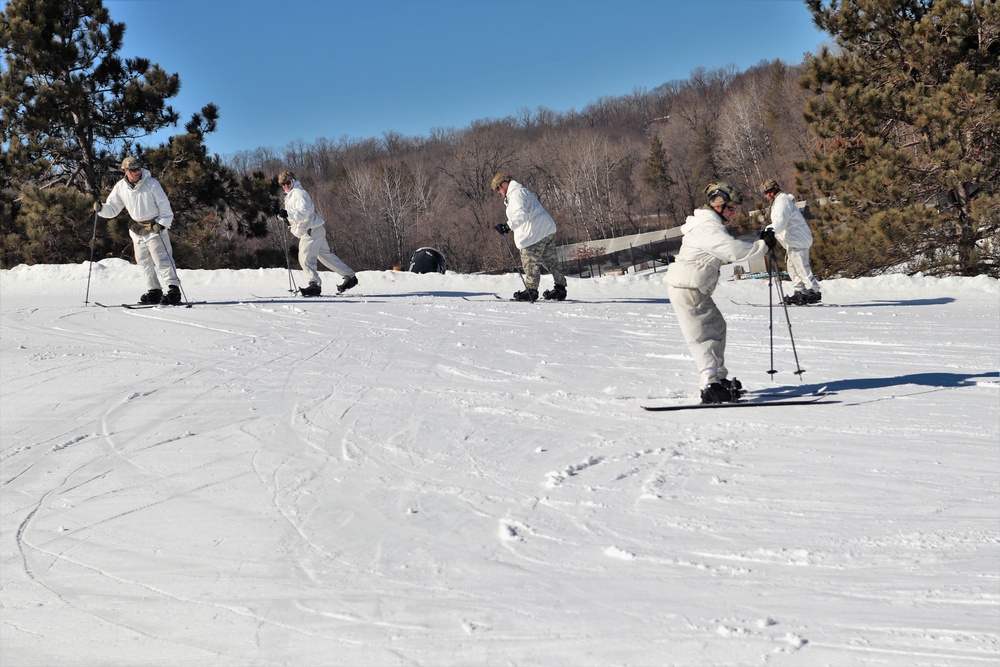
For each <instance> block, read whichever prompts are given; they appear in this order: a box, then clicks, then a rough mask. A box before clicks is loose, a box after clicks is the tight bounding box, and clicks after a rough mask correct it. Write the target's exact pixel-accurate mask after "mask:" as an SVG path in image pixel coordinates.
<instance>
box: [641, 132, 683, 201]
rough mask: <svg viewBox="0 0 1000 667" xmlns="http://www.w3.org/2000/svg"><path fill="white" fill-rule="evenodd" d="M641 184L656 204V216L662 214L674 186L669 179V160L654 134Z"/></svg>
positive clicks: (672, 181) (671, 179) (660, 142)
mask: <svg viewBox="0 0 1000 667" xmlns="http://www.w3.org/2000/svg"><path fill="white" fill-rule="evenodd" d="M642 182H643V183H645V184H646V189H647V190H648V191H649V193H650V194H651V195H652V197H653V201H654V202H655V203H656V215H657V216H659V215H660V214H661V213H662V212H663V208H664V201H665V199H666V197H667V196H668V194H669V192H670V188H672V187H673V186H674V184H675V181H674V179H673V178H671V177H670V159H669V158H668V157H667V152H666V151H665V150H664V149H663V142H662V141H660V137H659V136H658V135H656V134H654V135H653V139H652V141H651V142H650V144H649V157H648V158H646V164H645V166H644V167H643V168H642Z"/></svg>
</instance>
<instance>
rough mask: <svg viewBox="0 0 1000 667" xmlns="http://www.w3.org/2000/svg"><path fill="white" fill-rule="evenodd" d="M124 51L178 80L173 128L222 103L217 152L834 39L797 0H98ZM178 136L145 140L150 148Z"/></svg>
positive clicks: (394, 125)
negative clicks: (120, 30) (121, 33)
mask: <svg viewBox="0 0 1000 667" xmlns="http://www.w3.org/2000/svg"><path fill="white" fill-rule="evenodd" d="M105 6H106V7H107V8H108V10H109V11H110V13H111V18H112V20H115V21H119V22H123V23H125V25H126V33H125V43H124V46H123V48H122V51H121V55H123V56H126V57H132V56H142V57H146V58H149V59H150V60H152V61H154V62H157V63H159V64H160V65H161V66H162V67H163V68H164V69H165V70H167V71H168V72H176V73H177V74H179V75H180V79H181V92H180V94H179V95H178V96H177V97H176V98H174V99H173V100H171V104H172V106H173V107H174V109H175V110H176V111H178V112H179V113H180V115H181V126H183V123H184V122H186V121H187V120H188V119H189V118H190V117H191V114H193V113H195V112H197V111H199V110H200V109H201V108H202V106H204V105H205V104H207V103H209V102H214V103H215V104H216V105H218V106H219V109H220V120H219V127H218V130H217V131H216V132H215V133H214V134H212V135H209V137H208V138H207V143H208V148H209V150H210V151H212V152H214V153H219V154H221V155H223V156H226V155H229V154H231V153H233V152H236V151H239V150H253V149H255V148H258V147H262V146H264V147H270V148H274V149H277V150H280V149H283V148H284V147H285V146H287V145H288V144H289V143H290V142H295V141H304V142H306V143H312V142H314V141H316V140H317V139H319V138H321V137H326V138H329V139H332V140H338V139H340V138H341V137H349V138H352V139H363V138H368V137H381V136H382V135H383V133H384V132H388V131H392V132H399V133H401V134H404V135H407V136H427V135H429V134H430V132H431V131H432V130H433V129H438V128H464V127H466V126H468V125H469V124H470V123H471V122H472V121H474V120H477V119H485V118H502V117H505V116H513V115H516V114H517V112H518V110H519V109H523V108H527V109H532V110H534V109H537V108H538V107H546V108H548V109H551V110H553V111H557V112H565V111H569V110H571V109H576V110H581V109H583V108H584V107H585V106H587V105H588V104H589V103H591V102H594V101H596V100H597V99H599V98H601V97H609V96H618V95H624V94H628V93H631V92H633V91H634V90H636V89H647V90H650V89H653V88H655V87H656V86H659V85H661V84H663V83H665V82H668V81H674V80H684V79H687V78H688V76H689V74H690V73H691V71H692V70H694V69H695V68H697V67H705V68H707V69H713V68H717V67H724V66H726V65H735V66H736V67H737V68H739V69H740V70H743V69H747V68H748V67H751V66H753V65H756V64H757V63H759V62H761V61H762V60H773V59H781V60H783V61H785V62H787V63H789V64H796V63H799V62H801V61H802V57H803V54H804V53H806V52H816V51H817V49H818V47H819V46H820V45H821V44H823V43H825V42H828V41H829V37H828V36H827V35H826V34H825V33H821V32H820V31H818V30H817V29H816V28H815V27H814V26H813V24H812V18H811V15H810V14H809V11H808V10H807V9H806V7H805V4H804V3H803V2H802V0H531V1H524V2H522V1H521V0H505V1H503V2H493V1H484V0H269V1H261V0H105ZM177 131H178V130H177V129H172V130H170V131H169V132H166V133H161V135H162V136H159V135H158V136H157V137H155V138H152V139H145V140H143V141H142V142H141V143H143V144H145V145H152V144H158V143H160V142H161V141H163V140H165V138H166V136H169V135H170V134H175V133H176V132H177Z"/></svg>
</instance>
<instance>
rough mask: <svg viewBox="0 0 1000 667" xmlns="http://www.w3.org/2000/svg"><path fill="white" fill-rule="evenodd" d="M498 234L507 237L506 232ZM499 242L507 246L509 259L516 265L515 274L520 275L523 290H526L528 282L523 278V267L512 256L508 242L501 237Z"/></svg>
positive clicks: (512, 252)
mask: <svg viewBox="0 0 1000 667" xmlns="http://www.w3.org/2000/svg"><path fill="white" fill-rule="evenodd" d="M500 236H501V237H504V238H506V237H507V235H506V234H501V235H500ZM500 243H501V244H502V245H503V246H504V247H505V248H507V252H508V253H510V261H512V262H514V266H516V267H517V275H519V276H521V284H522V285H524V291H526V292H527V291H528V283H526V282H525V280H524V268H523V267H522V266H521V261H520V260H518V259H517V258H515V257H514V251H513V250H512V249H511V247H510V243H507V242H505V241H504V240H503V239H501V240H500Z"/></svg>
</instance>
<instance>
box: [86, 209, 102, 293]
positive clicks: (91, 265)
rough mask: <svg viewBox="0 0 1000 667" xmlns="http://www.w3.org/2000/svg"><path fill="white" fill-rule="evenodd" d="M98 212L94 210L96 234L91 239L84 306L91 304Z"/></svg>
mask: <svg viewBox="0 0 1000 667" xmlns="http://www.w3.org/2000/svg"><path fill="white" fill-rule="evenodd" d="M98 217H99V216H98V215H97V210H96V209H95V210H94V233H93V235H91V237H90V266H89V267H88V268H87V294H86V295H85V296H84V297H83V305H85V306H86V305H88V304H89V303H90V274H91V273H93V271H94V245H95V244H96V243H97V218H98Z"/></svg>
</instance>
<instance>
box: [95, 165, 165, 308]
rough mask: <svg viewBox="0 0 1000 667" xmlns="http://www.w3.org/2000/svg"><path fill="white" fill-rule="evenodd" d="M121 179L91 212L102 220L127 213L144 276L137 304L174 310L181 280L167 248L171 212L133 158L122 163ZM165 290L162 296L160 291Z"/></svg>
mask: <svg viewBox="0 0 1000 667" xmlns="http://www.w3.org/2000/svg"><path fill="white" fill-rule="evenodd" d="M121 170H122V171H123V172H124V175H123V176H122V179H121V180H120V181H118V182H117V183H115V187H114V188H112V189H111V194H110V195H108V201H107V202H106V203H104V204H102V203H101V202H100V201H95V202H94V211H95V212H96V213H97V215H99V216H101V217H102V218H113V217H115V216H116V215H118V214H119V213H121V212H122V209H125V210H126V211H128V214H129V218H130V219H131V220H130V222H129V225H128V235H129V236H130V237H131V238H132V248H133V250H134V251H135V263H136V264H138V265H139V268H141V269H142V272H143V274H144V275H145V276H146V293H145V294H143V295H142V296H141V297H139V303H147V304H161V305H164V306H175V305H177V304H179V303H180V302H181V290H180V285H181V279H180V278H178V277H177V267H176V266H175V265H174V251H173V248H171V246H170V232H169V231H168V230H169V229H170V224H171V223H172V222H173V220H174V212H173V210H172V209H171V208H170V201H169V200H168V199H167V194H166V193H165V192H164V191H163V187H162V186H161V185H160V183H159V181H157V180H156V179H155V178H153V177H152V176H151V175H150V173H149V170H148V169H144V168H143V166H142V162H140V161H139V159H138V158H135V157H127V158H125V159H124V160H122V165H121ZM164 287H166V288H167V290H166V291H165V292H164V291H163V288H164Z"/></svg>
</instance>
